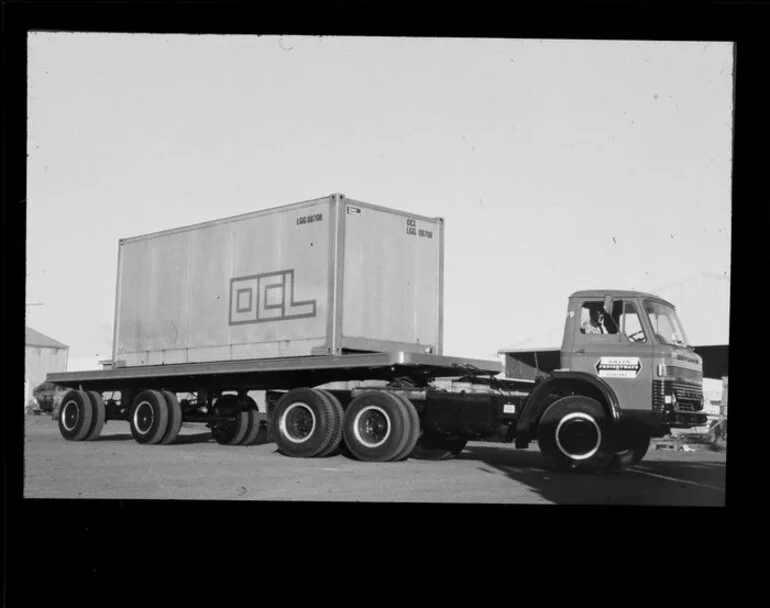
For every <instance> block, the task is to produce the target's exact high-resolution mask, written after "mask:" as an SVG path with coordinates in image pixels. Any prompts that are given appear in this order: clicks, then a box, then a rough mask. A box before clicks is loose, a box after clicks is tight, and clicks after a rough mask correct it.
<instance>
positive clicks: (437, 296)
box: [115, 195, 443, 366]
mask: <svg viewBox="0 0 770 608" xmlns="http://www.w3.org/2000/svg"><path fill="white" fill-rule="evenodd" d="M442 230H443V226H442V222H441V220H437V219H430V218H419V216H415V217H412V216H408V215H407V214H404V213H401V212H395V211H392V210H387V209H384V208H381V207H375V206H373V205H367V204H365V203H360V202H353V201H348V200H346V199H344V198H342V197H341V196H339V195H334V196H331V197H325V198H322V199H317V200H313V201H307V202H304V203H297V204H295V205H289V206H285V207H279V208H275V209H270V210H266V211H263V212H255V213H251V214H247V215H243V216H238V217H235V218H228V219H224V220H218V221H215V222H208V223H205V224H199V225H195V226H189V227H185V228H180V229H176V230H170V231H166V232H162V233H156V234H152V235H147V236H143V237H136V238H132V239H125V240H123V241H121V244H120V253H119V260H118V288H117V295H116V302H117V305H116V315H115V316H116V324H115V326H116V337H115V345H116V353H115V356H116V357H117V359H118V360H123V361H125V364H126V365H129V366H133V365H156V364H174V363H187V362H202V361H225V360H237V359H254V358H270V357H283V356H300V355H310V354H319V353H338V352H342V351H344V350H396V349H398V350H409V351H420V352H422V351H424V350H426V349H430V350H431V351H432V352H436V353H440V351H441V323H442V318H441V308H442V301H441V293H442V283H441V282H442V280H443V277H442V273H441V266H442V264H443V252H442V245H443V240H442V239H443V232H442Z"/></svg>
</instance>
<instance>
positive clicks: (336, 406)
mask: <svg viewBox="0 0 770 608" xmlns="http://www.w3.org/2000/svg"><path fill="white" fill-rule="evenodd" d="M315 390H317V391H318V392H319V393H321V395H323V397H324V398H325V399H326V400H327V401H328V403H329V405H330V406H331V408H332V410H333V411H334V416H335V418H336V421H335V422H334V425H333V426H334V429H335V432H334V435H332V438H331V441H330V442H329V445H328V446H326V447H325V448H324V450H323V451H322V452H321V453H320V454H318V456H319V457H320V458H323V457H325V456H330V455H332V454H335V453H336V452H337V451H338V450H339V447H340V443H342V419H343V418H344V416H345V412H344V411H343V409H342V404H341V403H340V400H339V399H337V397H335V396H334V395H333V394H332V393H330V392H329V391H325V390H323V389H321V388H317V389H315Z"/></svg>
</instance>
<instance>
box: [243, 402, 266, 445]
mask: <svg viewBox="0 0 770 608" xmlns="http://www.w3.org/2000/svg"><path fill="white" fill-rule="evenodd" d="M246 406H247V407H248V410H247V411H246V414H247V415H248V417H249V428H248V429H247V431H246V434H245V435H244V436H243V441H241V445H254V444H255V443H256V442H257V437H258V436H259V427H260V422H261V417H260V415H259V409H258V408H257V404H256V402H255V401H254V399H252V398H251V397H246Z"/></svg>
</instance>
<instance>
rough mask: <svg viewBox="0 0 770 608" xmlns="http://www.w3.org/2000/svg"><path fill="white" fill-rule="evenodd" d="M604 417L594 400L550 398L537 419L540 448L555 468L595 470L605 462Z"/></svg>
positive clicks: (606, 436)
mask: <svg viewBox="0 0 770 608" xmlns="http://www.w3.org/2000/svg"><path fill="white" fill-rule="evenodd" d="M607 439H608V434H607V428H606V416H605V413H604V410H603V409H602V406H601V405H600V404H599V402H598V401H596V400H595V399H591V398H590V397H584V396H582V395H571V396H569V397H562V398H561V399H558V400H557V401H554V402H553V403H552V404H551V405H550V406H549V407H548V409H547V410H546V411H545V413H544V414H543V415H542V417H541V418H540V422H539V424H538V443H539V445H540V451H541V453H542V454H543V456H545V458H546V460H548V461H549V462H550V464H551V465H553V466H554V467H555V468H556V469H559V470H565V471H571V470H577V469H580V470H598V469H601V468H604V467H605V466H607V464H608V463H609V460H610V459H611V457H612V453H611V452H610V451H609V450H608V448H607V444H608V441H607Z"/></svg>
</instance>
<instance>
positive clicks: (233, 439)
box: [211, 395, 250, 445]
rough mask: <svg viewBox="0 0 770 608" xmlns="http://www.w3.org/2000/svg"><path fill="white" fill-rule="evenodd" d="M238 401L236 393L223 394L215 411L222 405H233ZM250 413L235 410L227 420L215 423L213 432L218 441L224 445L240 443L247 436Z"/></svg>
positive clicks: (227, 406)
mask: <svg viewBox="0 0 770 608" xmlns="http://www.w3.org/2000/svg"><path fill="white" fill-rule="evenodd" d="M237 403H238V397H236V396H235V395H223V396H222V397H220V398H219V399H217V401H216V403H215V404H214V412H217V410H218V409H219V408H222V407H226V408H229V407H232V406H234V405H236V404H237ZM249 422H250V420H249V414H248V412H246V411H243V412H235V413H234V414H230V415H227V417H226V419H225V420H222V421H219V422H217V423H215V424H214V426H213V427H212V429H211V434H212V435H214V439H216V440H217V443H219V444H222V445H239V444H240V443H241V442H242V441H243V439H244V438H245V437H246V433H247V432H248V430H249Z"/></svg>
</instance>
